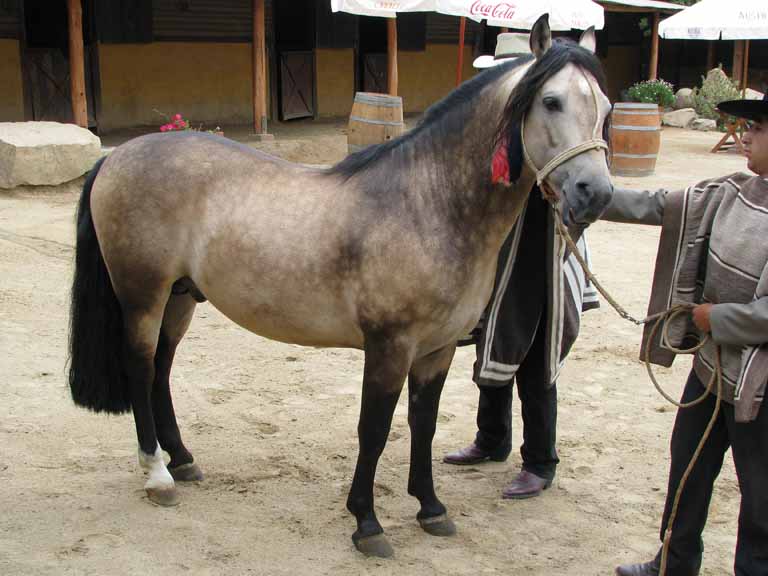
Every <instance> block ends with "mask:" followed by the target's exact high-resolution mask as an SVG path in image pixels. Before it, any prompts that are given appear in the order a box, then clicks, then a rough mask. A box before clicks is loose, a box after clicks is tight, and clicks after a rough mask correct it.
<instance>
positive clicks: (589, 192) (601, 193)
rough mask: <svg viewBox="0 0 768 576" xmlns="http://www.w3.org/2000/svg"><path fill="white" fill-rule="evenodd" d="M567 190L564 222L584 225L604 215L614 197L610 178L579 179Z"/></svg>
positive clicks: (568, 224)
mask: <svg viewBox="0 0 768 576" xmlns="http://www.w3.org/2000/svg"><path fill="white" fill-rule="evenodd" d="M568 188H569V189H566V190H565V194H564V195H563V196H564V197H565V202H564V203H563V223H564V224H565V225H566V226H578V227H584V226H587V225H589V224H591V223H592V222H595V221H596V220H598V219H599V218H600V216H602V214H603V212H605V209H606V208H607V207H608V204H610V203H611V199H612V198H613V184H612V183H611V181H610V179H608V178H593V179H579V180H577V181H576V182H575V183H574V184H573V185H572V186H569V187H568Z"/></svg>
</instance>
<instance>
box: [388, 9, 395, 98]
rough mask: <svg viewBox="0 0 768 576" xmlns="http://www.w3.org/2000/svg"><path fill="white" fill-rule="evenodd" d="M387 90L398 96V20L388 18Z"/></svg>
mask: <svg viewBox="0 0 768 576" xmlns="http://www.w3.org/2000/svg"><path fill="white" fill-rule="evenodd" d="M387 92H388V93H389V94H390V95H391V96H397V20H395V19H394V18H387Z"/></svg>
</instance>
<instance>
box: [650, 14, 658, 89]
mask: <svg viewBox="0 0 768 576" xmlns="http://www.w3.org/2000/svg"><path fill="white" fill-rule="evenodd" d="M658 77H659V13H658V12H654V13H653V25H652V27H651V60H650V62H649V63H648V79H649V80H656V78H658Z"/></svg>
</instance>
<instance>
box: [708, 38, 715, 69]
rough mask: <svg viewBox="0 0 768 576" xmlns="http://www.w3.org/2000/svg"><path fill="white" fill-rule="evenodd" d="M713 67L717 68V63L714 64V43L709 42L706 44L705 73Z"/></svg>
mask: <svg viewBox="0 0 768 576" xmlns="http://www.w3.org/2000/svg"><path fill="white" fill-rule="evenodd" d="M715 66H717V62H715V43H714V42H713V41H712V40H710V41H709V42H707V72H709V71H710V70H712V69H713V68H714V67H715Z"/></svg>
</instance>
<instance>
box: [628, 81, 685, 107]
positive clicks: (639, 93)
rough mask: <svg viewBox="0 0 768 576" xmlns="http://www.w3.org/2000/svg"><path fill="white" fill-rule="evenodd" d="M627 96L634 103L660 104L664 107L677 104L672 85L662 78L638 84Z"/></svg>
mask: <svg viewBox="0 0 768 576" xmlns="http://www.w3.org/2000/svg"><path fill="white" fill-rule="evenodd" d="M627 94H628V95H629V98H630V100H631V101H632V102H645V103H646V104H658V105H659V106H662V107H666V106H672V104H674V103H675V93H674V91H673V90H672V84H670V83H669V82H667V81H666V80H662V79H661V78H659V79H658V80H645V81H644V82H638V83H637V84H635V85H633V86H632V87H631V88H630V89H629V90H627Z"/></svg>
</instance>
